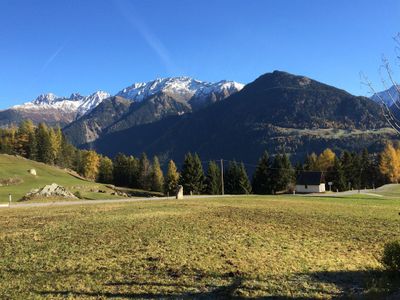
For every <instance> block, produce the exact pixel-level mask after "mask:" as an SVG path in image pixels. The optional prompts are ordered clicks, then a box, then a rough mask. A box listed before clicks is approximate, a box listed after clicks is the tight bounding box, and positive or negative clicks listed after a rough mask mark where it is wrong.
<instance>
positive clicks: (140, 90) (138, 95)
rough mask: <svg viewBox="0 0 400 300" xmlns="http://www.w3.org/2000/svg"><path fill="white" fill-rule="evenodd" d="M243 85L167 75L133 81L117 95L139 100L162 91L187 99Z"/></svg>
mask: <svg viewBox="0 0 400 300" xmlns="http://www.w3.org/2000/svg"><path fill="white" fill-rule="evenodd" d="M243 86H244V85H243V84H240V83H237V82H234V81H226V80H222V81H219V82H205V81H200V80H197V79H193V78H190V77H168V78H157V79H155V80H153V81H149V82H141V83H134V84H133V85H131V86H129V87H127V88H125V89H123V90H121V91H120V92H118V93H117V96H121V97H124V98H127V99H130V100H133V101H137V102H140V101H142V100H144V99H145V98H147V97H149V96H152V95H155V94H157V93H159V92H164V93H171V94H175V95H181V96H183V97H185V98H187V100H189V99H190V98H192V97H193V96H202V95H210V94H211V93H221V92H224V91H225V92H229V93H230V94H231V93H233V92H237V91H240V90H241V89H242V88H243Z"/></svg>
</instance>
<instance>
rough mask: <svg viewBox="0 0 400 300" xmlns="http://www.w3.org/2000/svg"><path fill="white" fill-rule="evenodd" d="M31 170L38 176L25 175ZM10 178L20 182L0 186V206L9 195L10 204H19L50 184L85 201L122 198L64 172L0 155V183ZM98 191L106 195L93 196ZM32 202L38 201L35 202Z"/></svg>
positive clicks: (22, 159) (102, 186)
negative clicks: (32, 193)
mask: <svg viewBox="0 0 400 300" xmlns="http://www.w3.org/2000/svg"><path fill="white" fill-rule="evenodd" d="M30 169H35V170H36V171H37V175H38V176H32V175H30V174H29V173H28V170H30ZM10 178H12V179H15V178H17V179H18V180H20V181H21V182H20V183H18V184H15V185H9V186H0V203H1V202H3V203H4V202H7V201H8V195H9V194H11V195H12V198H13V201H18V200H19V199H21V198H22V197H23V196H25V195H26V193H28V192H29V191H31V190H32V189H37V188H42V187H43V186H45V185H47V184H52V183H57V184H59V185H62V186H64V187H66V188H68V189H69V190H70V191H71V192H76V191H79V192H80V193H81V195H82V196H83V197H84V198H85V199H88V200H90V199H113V198H121V197H118V196H113V195H111V192H112V190H111V189H109V188H107V187H106V186H104V185H102V184H98V183H94V182H91V181H86V180H82V179H80V178H77V177H74V176H72V175H71V174H69V173H68V172H66V171H65V170H62V169H59V168H56V167H52V166H48V165H45V164H42V163H38V162H35V161H31V160H27V159H24V158H21V157H17V156H11V155H5V154H0V179H10ZM98 189H102V190H105V191H107V193H106V194H102V193H96V192H92V191H93V190H98ZM52 200H54V199H47V201H52ZM56 200H57V199H56ZM58 200H60V199H58ZM64 200H65V199H64ZM35 201H38V200H37V199H35ZM42 201H44V200H42Z"/></svg>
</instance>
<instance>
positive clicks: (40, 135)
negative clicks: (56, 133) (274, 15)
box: [36, 123, 54, 164]
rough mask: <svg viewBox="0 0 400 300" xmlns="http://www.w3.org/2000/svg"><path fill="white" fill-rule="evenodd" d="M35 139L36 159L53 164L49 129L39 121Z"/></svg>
mask: <svg viewBox="0 0 400 300" xmlns="http://www.w3.org/2000/svg"><path fill="white" fill-rule="evenodd" d="M36 141H37V149H38V155H37V156H38V161H41V162H43V163H45V164H54V155H53V148H52V144H51V140H50V134H49V129H48V127H47V125H46V124H44V123H40V124H39V125H38V127H37V128H36Z"/></svg>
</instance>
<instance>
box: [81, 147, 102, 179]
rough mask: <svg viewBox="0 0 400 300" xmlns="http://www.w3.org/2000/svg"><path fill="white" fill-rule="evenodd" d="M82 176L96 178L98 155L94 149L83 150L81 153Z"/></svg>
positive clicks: (98, 163) (98, 164)
mask: <svg viewBox="0 0 400 300" xmlns="http://www.w3.org/2000/svg"><path fill="white" fill-rule="evenodd" d="M82 165H83V176H85V177H86V178H88V179H92V180H94V179H96V178H97V175H98V174H99V166H100V157H99V155H98V154H97V153H96V152H95V151H83V153H82Z"/></svg>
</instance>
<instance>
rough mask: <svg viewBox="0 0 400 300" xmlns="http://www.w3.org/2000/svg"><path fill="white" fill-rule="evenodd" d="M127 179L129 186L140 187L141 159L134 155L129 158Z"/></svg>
mask: <svg viewBox="0 0 400 300" xmlns="http://www.w3.org/2000/svg"><path fill="white" fill-rule="evenodd" d="M127 162H128V166H127V170H126V172H127V180H128V186H130V187H132V188H140V184H139V160H138V159H137V158H136V157H134V156H129V157H128V158H127Z"/></svg>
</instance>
